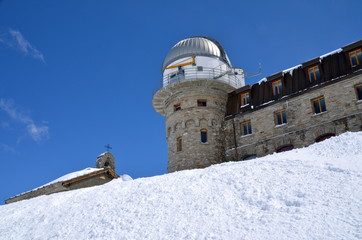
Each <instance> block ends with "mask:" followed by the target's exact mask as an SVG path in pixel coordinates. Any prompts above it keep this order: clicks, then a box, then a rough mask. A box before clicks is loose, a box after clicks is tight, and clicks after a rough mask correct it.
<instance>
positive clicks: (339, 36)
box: [0, 0, 362, 204]
mask: <svg viewBox="0 0 362 240" xmlns="http://www.w3.org/2000/svg"><path fill="white" fill-rule="evenodd" d="M361 8H362V2H361V1H358V0H345V1H333V0H331V1H310V0H309V1H276V2H275V1H240V0H239V1H228V0H226V1H213V0H209V1H189V0H184V1H179V2H175V1H118V0H108V1H99V0H98V1H96V0H78V1H47V0H37V1H26V0H2V1H0V164H1V174H0V204H2V203H3V201H4V200H5V199H7V198H9V197H11V196H14V195H16V194H19V193H22V192H25V191H28V190H30V189H33V188H36V187H38V186H40V185H42V184H45V183H47V182H49V181H52V180H53V179H55V178H58V177H60V176H62V175H64V174H67V173H69V172H73V171H77V170H81V169H84V168H86V167H93V166H94V164H95V160H96V157H97V156H98V155H99V154H101V153H103V152H104V151H105V148H104V145H106V144H108V143H109V144H110V145H111V146H112V147H113V149H112V150H111V152H112V153H113V155H114V156H115V157H116V164H117V172H118V173H119V174H129V175H130V176H132V177H133V178H139V177H148V176H154V175H160V174H164V173H166V168H167V143H166V140H165V127H164V123H165V119H164V118H163V117H162V116H160V115H158V114H157V113H156V112H155V111H154V110H153V108H152V103H151V101H152V94H153V93H154V92H155V91H156V90H157V89H158V88H159V87H160V82H161V80H160V79H161V72H160V69H161V64H162V61H163V59H164V57H165V56H166V54H167V52H168V51H169V49H170V48H171V47H172V46H173V45H174V44H176V43H177V42H178V41H180V40H181V39H183V38H186V37H190V36H195V35H205V36H209V37H213V38H215V39H216V40H218V41H219V42H220V43H221V44H222V45H223V47H224V48H225V50H226V52H227V53H228V55H229V58H230V60H231V62H232V64H233V65H234V67H240V68H243V69H244V70H245V71H246V72H254V71H257V70H258V64H259V63H261V64H262V71H263V74H262V75H259V76H257V77H254V78H250V79H248V83H254V82H256V81H258V80H260V79H261V78H263V77H266V76H269V75H271V74H273V73H276V72H279V71H281V70H283V69H287V68H290V67H293V66H295V65H297V64H299V63H301V62H305V61H307V60H309V59H311V58H314V57H317V56H319V55H322V54H325V53H328V52H330V51H332V50H335V49H337V48H339V47H341V46H344V45H347V44H349V43H351V42H354V41H357V40H360V39H361V35H362V34H361V33H362V32H361V20H360V14H359V13H358V11H357V9H361Z"/></svg>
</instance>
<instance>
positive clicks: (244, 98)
mask: <svg viewBox="0 0 362 240" xmlns="http://www.w3.org/2000/svg"><path fill="white" fill-rule="evenodd" d="M248 104H250V93H249V92H246V93H243V94H240V106H245V105H248Z"/></svg>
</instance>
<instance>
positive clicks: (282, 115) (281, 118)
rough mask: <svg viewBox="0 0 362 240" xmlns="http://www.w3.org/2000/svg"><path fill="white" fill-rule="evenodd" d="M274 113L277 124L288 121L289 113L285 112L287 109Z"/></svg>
mask: <svg viewBox="0 0 362 240" xmlns="http://www.w3.org/2000/svg"><path fill="white" fill-rule="evenodd" d="M274 115H275V124H276V125H281V124H286V123H287V114H286V112H285V109H284V110H280V111H277V112H275V113H274Z"/></svg>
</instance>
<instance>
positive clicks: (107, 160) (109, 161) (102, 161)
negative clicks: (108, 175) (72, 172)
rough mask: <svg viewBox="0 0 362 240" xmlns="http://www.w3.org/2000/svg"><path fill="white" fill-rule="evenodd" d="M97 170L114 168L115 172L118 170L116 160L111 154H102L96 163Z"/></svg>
mask: <svg viewBox="0 0 362 240" xmlns="http://www.w3.org/2000/svg"><path fill="white" fill-rule="evenodd" d="M96 167H97V168H112V169H113V171H115V170H116V165H115V160H114V157H113V155H112V154H111V153H110V152H105V153H102V154H101V155H99V156H98V157H97V161H96Z"/></svg>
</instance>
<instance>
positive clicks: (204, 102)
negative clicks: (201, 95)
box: [197, 99, 206, 107]
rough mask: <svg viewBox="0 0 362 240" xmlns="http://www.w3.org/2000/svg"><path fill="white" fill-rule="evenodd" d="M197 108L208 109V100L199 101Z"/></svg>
mask: <svg viewBox="0 0 362 240" xmlns="http://www.w3.org/2000/svg"><path fill="white" fill-rule="evenodd" d="M197 106H199V107H206V100H201V99H199V100H197Z"/></svg>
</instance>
